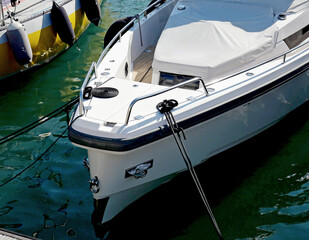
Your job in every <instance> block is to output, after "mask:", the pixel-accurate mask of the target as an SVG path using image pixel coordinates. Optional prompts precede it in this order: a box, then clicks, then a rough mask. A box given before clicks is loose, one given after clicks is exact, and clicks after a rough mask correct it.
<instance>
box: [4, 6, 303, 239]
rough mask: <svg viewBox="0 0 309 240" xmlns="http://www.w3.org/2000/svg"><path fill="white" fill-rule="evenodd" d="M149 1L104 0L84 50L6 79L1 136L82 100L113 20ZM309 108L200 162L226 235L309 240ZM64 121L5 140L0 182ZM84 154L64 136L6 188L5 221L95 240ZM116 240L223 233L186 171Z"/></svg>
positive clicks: (121, 223) (138, 209) (116, 228)
mask: <svg viewBox="0 0 309 240" xmlns="http://www.w3.org/2000/svg"><path fill="white" fill-rule="evenodd" d="M147 4H148V1H147V0H106V1H103V3H102V15H103V19H102V24H101V25H100V26H99V27H95V26H90V27H89V28H88V30H87V31H86V32H85V34H84V35H83V36H82V37H81V38H80V39H79V40H78V46H79V48H80V50H79V49H78V48H77V45H74V46H73V47H72V48H70V49H69V50H68V51H66V52H65V53H64V54H62V55H61V56H60V57H58V58H57V59H55V60H54V61H52V62H51V63H49V64H48V65H46V66H44V67H42V68H40V69H37V70H36V71H32V72H27V73H25V74H23V75H19V76H18V77H15V78H12V79H10V80H9V82H8V83H2V84H4V85H2V88H1V89H0V112H1V115H0V136H1V137H3V136H5V135H7V134H9V133H11V132H13V131H15V130H18V129H19V128H20V127H22V126H25V125H26V124H28V123H31V122H33V121H35V120H37V119H38V118H39V117H42V116H44V115H46V114H47V113H49V112H51V111H53V110H54V109H56V108H58V107H59V106H61V105H63V104H64V103H65V102H67V101H69V100H70V99H72V98H74V97H75V96H77V95H78V92H79V87H80V86H81V84H82V79H83V78H84V76H85V74H86V73H87V70H88V68H89V67H90V65H91V62H92V61H96V60H97V58H98V57H99V54H100V52H101V50H102V46H103V37H104V34H105V31H106V30H107V28H108V26H109V25H110V24H111V23H112V22H113V21H115V20H116V19H117V18H120V17H126V16H129V15H134V14H135V13H138V12H140V11H141V10H142V9H143V8H144V7H146V5H147ZM308 113H309V106H308V105H304V106H303V107H301V108H300V109H299V110H298V111H296V112H294V113H293V114H291V115H290V116H289V117H288V118H287V119H285V120H284V121H283V122H281V123H280V124H278V125H277V126H275V127H274V128H272V129H271V130H270V131H267V132H265V133H263V134H262V135H260V136H258V137H256V138H254V139H251V140H250V141H248V142H246V143H244V144H242V145H240V146H238V147H236V148H233V149H231V150H229V151H227V152H225V153H223V154H220V155H219V156H217V157H215V158H213V159H211V160H210V161H208V162H206V163H205V164H203V165H202V166H200V167H198V169H197V173H198V175H199V177H200V178H201V182H202V185H203V187H204V189H205V192H206V195H207V196H208V199H209V201H210V203H211V205H212V206H213V211H214V214H215V216H216V219H217V222H218V224H219V226H220V228H221V231H222V233H223V236H224V238H225V239H241V240H243V239H269V240H270V239H271V240H279V239H280V240H282V239H299V240H307V239H309V181H308V180H309V114H308ZM66 126H67V124H66V117H65V115H61V116H59V117H57V118H55V119H52V120H51V121H49V122H48V123H47V124H44V125H42V126H40V127H38V128H36V129H34V130H31V131H30V132H29V133H27V134H25V135H23V136H21V137H19V138H18V139H16V140H14V141H11V142H8V143H6V144H4V145H1V146H0V177H1V179H0V183H2V182H4V181H5V180H6V179H8V178H10V177H12V176H14V174H16V173H18V172H19V171H20V170H22V169H23V168H24V167H26V166H27V165H29V164H30V163H32V161H33V160H35V159H36V158H37V157H38V156H39V155H40V154H41V153H42V152H44V151H45V149H46V148H47V147H48V146H49V145H50V144H51V143H52V142H53V141H54V140H55V139H56V138H57V137H58V136H59V134H61V133H62V131H63V130H64V129H65V128H66ZM226 134H229V133H228V132H227V133H226ZM85 156H86V152H85V151H84V150H81V149H79V148H76V147H74V146H73V145H72V144H71V143H70V142H69V141H68V139H67V137H63V138H61V139H60V140H59V141H58V142H57V144H56V145H55V146H54V147H53V148H52V150H51V151H50V152H49V153H48V154H47V155H45V156H44V157H43V159H42V160H40V161H39V162H38V163H36V164H35V165H34V166H33V167H32V168H31V169H29V170H28V171H26V172H25V173H23V174H22V175H21V176H20V177H18V178H17V179H16V180H14V181H13V182H11V183H9V184H7V185H6V186H5V187H2V188H0V227H2V228H7V229H9V230H13V231H17V232H21V233H24V234H27V235H34V236H37V237H39V238H41V239H97V238H96V235H95V233H94V230H93V227H92V224H91V220H90V216H91V213H92V210H93V207H92V195H91V193H90V191H89V189H88V187H89V186H88V179H89V175H88V172H87V170H86V169H85V168H84V167H83V166H82V159H83V158H84V157H85ZM180 161H181V160H180ZM109 238H110V239H173V240H187V239H194V240H200V239H218V238H217V236H216V234H215V231H214V230H213V227H212V225H211V222H210V220H209V218H208V216H207V214H206V213H205V210H204V207H203V205H202V202H201V200H200V198H199V196H198V194H197V191H196V190H195V188H194V185H193V183H192V180H191V179H190V177H189V175H188V174H187V173H185V174H183V175H181V176H179V177H177V178H176V179H174V180H173V181H171V182H170V183H168V184H165V185H163V186H162V187H160V188H158V189H156V190H154V191H153V192H152V193H151V194H149V195H147V196H145V197H143V198H142V199H140V200H138V201H137V202H136V204H133V205H132V206H130V207H129V208H128V209H126V210H125V211H124V212H123V214H120V216H119V217H117V218H116V219H115V221H114V224H113V225H112V227H111V231H110V234H109Z"/></svg>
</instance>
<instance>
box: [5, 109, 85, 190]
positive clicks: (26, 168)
mask: <svg viewBox="0 0 309 240" xmlns="http://www.w3.org/2000/svg"><path fill="white" fill-rule="evenodd" d="M81 116H83V115H79V116H78V117H76V118H75V119H74V120H73V121H72V122H71V123H70V124H68V126H67V127H66V128H65V130H64V131H63V132H62V133H61V134H60V135H59V136H58V137H57V139H56V140H55V141H54V142H53V143H52V144H51V145H50V146H49V147H48V148H47V149H46V150H45V151H44V152H43V153H42V154H41V155H40V156H39V157H37V158H36V159H35V160H34V161H33V162H32V163H31V164H29V165H28V166H27V167H25V168H24V169H23V170H21V171H20V172H19V173H17V174H16V175H14V176H13V177H11V178H10V179H8V180H6V181H5V182H4V183H2V184H0V188H1V187H3V186H5V185H7V184H8V183H10V182H11V181H13V180H14V179H16V178H17V177H18V176H20V175H21V174H22V173H23V172H25V171H26V170H28V169H29V168H30V167H32V166H33V165H34V164H36V163H37V162H38V161H39V160H40V159H41V158H42V157H43V156H44V155H45V154H46V153H47V152H48V151H49V150H50V149H51V148H52V147H53V146H54V145H55V144H56V143H57V142H58V140H59V139H60V138H62V137H63V135H64V134H65V132H66V131H67V130H68V129H69V127H70V126H71V125H72V124H73V123H74V122H75V121H76V120H77V119H78V118H80V117H81Z"/></svg>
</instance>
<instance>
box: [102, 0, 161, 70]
mask: <svg viewBox="0 0 309 240" xmlns="http://www.w3.org/2000/svg"><path fill="white" fill-rule="evenodd" d="M161 1H162V0H158V1H156V2H154V3H153V4H151V5H149V6H148V7H147V8H145V9H144V10H143V11H142V12H140V13H139V14H136V15H135V16H134V17H133V18H132V20H131V21H130V22H129V23H128V24H127V25H125V26H124V27H123V28H122V29H121V30H120V31H119V32H118V33H117V34H116V35H115V36H114V38H113V39H112V40H111V41H110V42H109V43H108V44H107V46H106V48H105V49H104V51H103V52H102V53H101V55H100V57H99V59H98V61H97V65H99V64H100V63H101V61H102V59H103V57H104V56H105V54H106V53H107V52H108V50H109V49H110V47H111V46H112V45H113V44H114V43H115V42H116V40H117V39H118V38H119V39H120V38H121V36H122V33H123V32H124V31H125V30H127V28H128V27H129V26H130V25H131V24H132V23H134V21H135V20H138V22H139V33H140V38H141V44H142V45H143V42H142V31H141V25H140V16H142V15H143V14H145V12H147V11H148V10H149V9H150V8H152V7H154V6H156V5H157V4H159V3H160V2H161Z"/></svg>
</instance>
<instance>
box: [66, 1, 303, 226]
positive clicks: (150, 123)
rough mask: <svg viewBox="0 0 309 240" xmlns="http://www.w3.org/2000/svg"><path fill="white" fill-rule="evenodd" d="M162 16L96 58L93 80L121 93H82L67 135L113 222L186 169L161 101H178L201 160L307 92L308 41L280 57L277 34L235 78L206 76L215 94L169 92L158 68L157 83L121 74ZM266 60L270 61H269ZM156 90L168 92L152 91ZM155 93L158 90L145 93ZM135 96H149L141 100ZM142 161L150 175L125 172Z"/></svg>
mask: <svg viewBox="0 0 309 240" xmlns="http://www.w3.org/2000/svg"><path fill="white" fill-rule="evenodd" d="M168 4H170V5H168ZM173 4H175V3H173V1H167V3H166V7H164V6H165V5H163V7H162V6H161V7H159V9H157V10H156V11H154V16H155V14H156V13H157V15H158V16H160V14H159V13H160V12H161V15H162V12H164V11H166V12H170V10H169V9H170V7H171V6H173ZM178 4H180V3H178ZM176 7H177V5H176ZM176 11H177V10H176ZM157 20H158V19H157V18H155V17H152V15H150V17H148V18H147V19H143V20H142V21H141V22H142V25H141V26H142V29H143V32H142V39H143V41H144V42H143V43H144V44H143V45H142V46H141V45H140V41H139V27H138V26H136V25H135V26H134V28H133V29H131V30H130V31H129V32H128V33H127V34H125V35H124V36H123V38H122V40H121V41H120V42H118V43H117V44H116V45H115V46H114V47H113V48H112V49H111V50H110V52H109V53H108V54H107V55H106V57H105V58H104V59H103V61H102V63H100V64H99V65H98V69H97V73H98V75H97V77H95V76H93V77H92V79H91V81H90V83H89V84H88V86H92V87H95V86H96V84H97V83H98V82H102V85H104V86H107V87H114V88H117V89H118V90H119V95H118V96H117V97H115V98H112V99H110V100H109V99H107V100H102V99H96V98H92V99H90V100H88V99H81V102H80V106H79V108H78V109H77V111H76V113H75V115H74V116H73V122H72V126H71V128H70V132H69V137H70V139H71V141H72V142H73V143H74V144H76V145H77V146H79V147H82V148H85V149H87V151H88V157H89V163H90V175H91V178H92V179H98V182H97V184H98V186H96V187H94V188H93V189H94V190H98V187H99V191H98V192H96V193H94V194H93V197H94V199H97V200H99V199H106V200H107V199H108V201H107V205H106V206H105V212H104V211H103V212H104V214H103V213H102V216H101V218H100V219H99V221H100V222H101V223H105V222H107V221H110V220H111V219H113V218H114V217H115V216H116V215H117V214H118V213H119V212H120V211H122V210H123V209H124V208H125V207H126V206H128V205H129V204H131V203H132V202H133V201H135V200H136V199H138V198H139V197H141V196H142V195H144V194H146V193H147V192H149V191H150V190H152V189H154V188H156V187H157V186H159V185H160V184H162V183H164V182H166V181H168V180H170V179H172V178H173V177H174V176H176V175H177V174H178V173H180V172H182V171H185V170H186V169H187V168H186V165H185V163H184V161H183V159H182V156H181V154H180V152H179V149H178V147H177V145H176V143H175V141H174V138H173V135H172V134H171V132H170V129H169V128H168V127H167V122H166V119H165V117H164V115H162V114H161V113H160V112H158V110H157V109H156V105H157V104H158V103H159V102H161V101H163V100H164V99H170V98H173V99H176V100H177V101H178V102H179V105H178V106H177V107H175V108H174V109H173V110H172V113H173V115H174V116H175V119H176V121H177V122H178V123H179V125H180V127H182V128H184V132H185V135H186V140H184V144H185V146H186V149H187V151H188V155H189V156H190V159H191V161H192V164H193V165H194V166H196V165H198V164H200V163H202V162H203V161H206V160H207V159H209V158H210V157H212V156H214V155H216V154H218V153H221V152H223V151H225V150H227V149H229V148H231V147H233V146H235V145H237V144H239V143H241V142H243V141H245V140H247V139H249V138H251V137H253V136H255V135H257V134H259V133H260V132H262V131H264V130H265V129H267V128H269V127H271V126H273V125H274V124H275V123H277V122H278V121H280V120H281V119H282V118H283V117H285V116H286V115H287V114H288V113H290V112H291V111H293V110H294V109H296V108H297V107H299V106H300V105H302V104H303V103H305V102H306V101H307V100H308V97H309V89H308V87H309V48H308V46H307V45H302V46H301V47H300V48H299V49H297V50H295V51H293V52H289V54H283V55H282V57H278V58H277V57H275V56H278V55H280V54H282V53H283V52H285V51H286V50H287V46H286V45H285V43H284V42H283V40H282V39H281V41H279V40H278V39H279V38H278V39H277V41H278V43H277V47H276V48H274V50H273V51H272V52H267V54H266V55H265V56H262V57H259V58H257V59H256V62H255V64H257V65H256V66H255V67H253V66H254V65H255V64H254V63H252V62H250V63H248V64H245V66H240V67H239V68H238V69H236V70H233V71H234V72H235V74H234V75H232V76H230V77H226V78H223V79H221V80H219V81H218V80H217V79H218V78H219V77H217V78H213V79H211V81H210V82H206V84H207V87H206V88H207V90H208V91H209V94H205V91H204V89H203V87H201V86H200V89H198V90H195V91H194V90H187V89H180V88H177V89H176V88H175V89H173V90H171V89H169V90H171V91H169V90H168V91H165V90H166V88H167V87H163V86H160V85H158V84H157V83H158V79H156V77H158V76H157V75H158V73H160V71H157V72H156V71H155V70H154V73H153V76H152V78H153V80H152V83H153V84H148V83H147V84H146V83H136V82H132V81H131V78H132V76H131V75H130V74H128V76H123V67H124V65H125V63H126V62H127V63H128V69H129V70H130V69H131V70H132V69H133V66H132V65H133V62H134V60H135V59H136V58H137V56H138V55H139V54H141V53H142V52H143V51H144V50H145V49H147V46H149V45H152V44H155V43H156V41H157V38H158V35H155V34H153V35H154V36H150V34H149V33H150V32H160V31H162V28H163V27H162V25H164V24H162V23H161V24H159V25H160V26H159V27H157V28H156V29H154V26H153V25H151V24H152V23H154V22H156V21H157ZM301 22H302V21H301ZM280 24H281V23H280ZM287 25H288V24H287ZM149 26H150V27H149ZM279 27H280V26H279ZM287 32H288V31H286V29H285V31H283V33H281V32H280V31H279V36H281V37H283V38H284V37H285V36H284V34H287ZM280 34H281V35H280ZM130 48H132V49H131V51H130ZM126 51H128V54H123V53H124V52H125V53H126ZM111 59H113V61H111ZM115 59H116V62H118V63H121V64H119V65H117V66H118V67H113V63H114V62H115V61H114V60H115ZM265 59H271V60H269V61H266V62H263V61H265ZM99 62H100V61H99ZM247 67H250V69H249V70H247V71H242V70H243V69H245V68H247ZM106 69H108V71H109V72H108V74H106ZM233 71H232V72H230V73H229V74H227V75H231V74H232V73H233ZM100 73H101V75H100ZM105 75H107V76H105ZM98 76H103V77H98ZM110 77H112V78H110ZM97 85H98V84H97ZM83 87H84V86H83ZM83 87H82V91H83ZM158 91H159V92H160V91H165V92H160V94H154V93H157V92H158ZM149 94H150V95H151V94H154V96H151V97H149V98H145V100H144V98H143V97H144V96H148V95H149ZM138 98H143V99H138ZM136 99H138V100H142V101H143V102H142V101H141V102H139V103H136V102H137V100H136ZM130 103H131V105H130ZM132 103H134V104H135V103H136V106H135V105H134V104H132ZM133 105H134V108H133ZM83 107H84V108H83ZM130 107H132V108H131V109H130ZM102 109H104V110H102ZM128 109H129V110H128ZM132 109H133V110H132ZM131 110H132V111H131ZM126 117H127V118H126ZM125 119H126V120H127V121H126V120H125ZM143 164H149V166H150V168H149V169H148V170H147V174H146V176H144V177H142V178H138V179H137V178H135V177H133V176H128V175H127V172H128V170H130V169H132V168H135V167H137V166H141V165H143ZM149 166H148V167H149Z"/></svg>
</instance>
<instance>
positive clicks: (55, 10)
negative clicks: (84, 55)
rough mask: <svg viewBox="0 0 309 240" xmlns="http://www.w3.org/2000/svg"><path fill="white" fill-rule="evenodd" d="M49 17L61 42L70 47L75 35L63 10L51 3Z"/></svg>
mask: <svg viewBox="0 0 309 240" xmlns="http://www.w3.org/2000/svg"><path fill="white" fill-rule="evenodd" d="M50 15H51V20H52V24H53V27H54V29H55V31H56V32H57V33H58V34H59V37H60V39H61V41H62V42H65V43H67V44H69V45H70V46H72V45H73V42H74V39H75V33H74V30H73V27H72V23H71V22H70V19H69V16H68V14H67V12H66V11H65V9H64V8H63V7H62V6H59V5H58V4H57V3H56V2H54V1H53V7H52V10H51V13H50Z"/></svg>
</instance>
